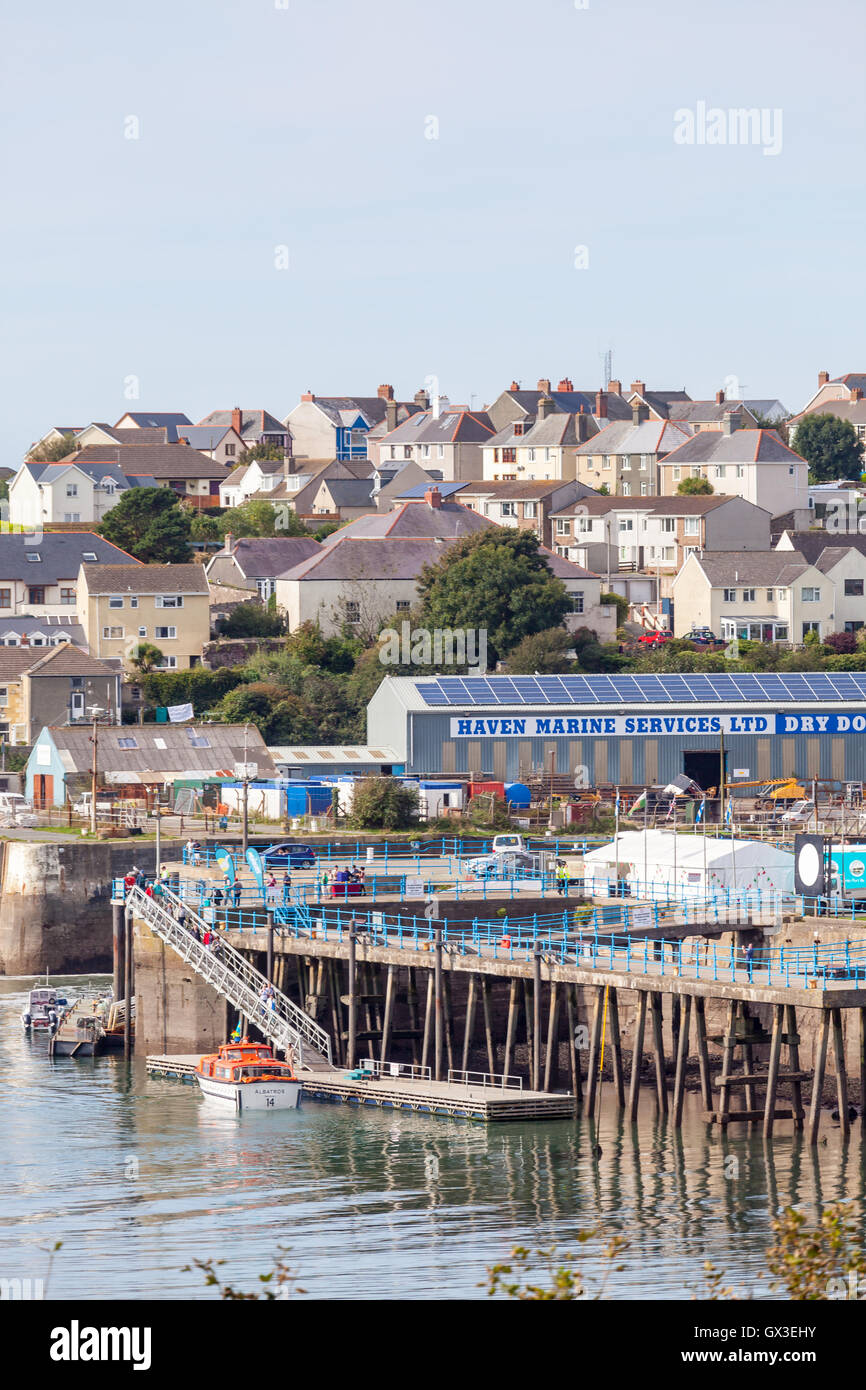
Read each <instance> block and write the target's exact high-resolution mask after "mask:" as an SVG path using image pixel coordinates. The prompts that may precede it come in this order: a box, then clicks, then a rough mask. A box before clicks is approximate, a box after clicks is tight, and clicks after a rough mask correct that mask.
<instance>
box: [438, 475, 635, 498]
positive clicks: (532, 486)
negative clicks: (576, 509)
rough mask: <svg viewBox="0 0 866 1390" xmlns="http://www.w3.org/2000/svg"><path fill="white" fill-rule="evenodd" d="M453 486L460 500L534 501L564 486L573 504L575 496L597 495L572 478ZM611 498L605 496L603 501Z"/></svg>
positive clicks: (515, 479)
mask: <svg viewBox="0 0 866 1390" xmlns="http://www.w3.org/2000/svg"><path fill="white" fill-rule="evenodd" d="M454 486H455V487H457V488H459V489H460V498H457V499H456V500H457V501H460V500H461V498H464V497H489V498H491V499H496V498H500V499H502V500H503V501H519V500H520V498H522V497H525V498H526V500H527V502H535V501H537V500H538V499H539V498H543V497H549V496H550V495H551V493H554V492H562V491H563V489H565V488H570V489H571V490H572V491H573V492H574V495H575V505H577V498H580V497H597V496H598V493H597V492H596V490H595V488H591V487H588V486H587V484H586V483H579V482H577V481H575V480H574V479H571V480H569V479H567V478H528V479H527V480H526V481H525V482H521V480H520V479H519V478H514V479H513V480H511V481H503V480H502V479H499V480H497V481H495V482H485V481H483V480H479V481H477V482H474V483H456V484H454ZM609 500H612V499H608V498H605V501H609Z"/></svg>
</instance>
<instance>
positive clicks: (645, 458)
mask: <svg viewBox="0 0 866 1390" xmlns="http://www.w3.org/2000/svg"><path fill="white" fill-rule="evenodd" d="M649 458H650V456H649V454H641V456H640V466H641V471H642V472H643V471H645V470H646V469H647V468H649Z"/></svg>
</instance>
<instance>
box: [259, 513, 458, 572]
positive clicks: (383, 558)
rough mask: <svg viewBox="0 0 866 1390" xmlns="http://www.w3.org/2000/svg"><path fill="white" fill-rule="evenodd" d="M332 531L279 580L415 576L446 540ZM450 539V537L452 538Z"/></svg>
mask: <svg viewBox="0 0 866 1390" xmlns="http://www.w3.org/2000/svg"><path fill="white" fill-rule="evenodd" d="M346 529H347V528H345V527H344V528H343V529H342V530H340V531H339V532H336V533H335V534H334V536H333V537H330V536H329V537H328V539H329V540H331V541H333V544H331V545H327V546H326V545H321V546H320V547H319V554H318V555H312V556H310V558H309V559H308V560H302V561H301V563H300V564H299V565H295V566H294V567H293V568H292V569H289V570H287V571H286V572H285V573H284V574H281V575H279V576H278V578H279V579H280V580H305V579H311V580H315V581H316V582H318V581H319V580H327V579H331V580H335V579H354V580H373V579H382V580H388V579H391V580H399V579H415V578H416V576H417V575H418V574H420V572H421V569H422V567H423V566H424V565H427V564H435V563H436V561H437V560H440V559H441V558H442V554H443V551H444V547H445V546H447V544H448V541H446V540H439V539H436V538H435V537H432V536H428V537H421V536H401V537H397V538H394V537H388V538H387V539H384V538H382V537H378V536H347V535H346ZM452 539H453V538H452Z"/></svg>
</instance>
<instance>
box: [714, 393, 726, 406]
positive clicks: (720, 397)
mask: <svg viewBox="0 0 866 1390" xmlns="http://www.w3.org/2000/svg"><path fill="white" fill-rule="evenodd" d="M724 403H725V393H724V391H717V392H716V405H724Z"/></svg>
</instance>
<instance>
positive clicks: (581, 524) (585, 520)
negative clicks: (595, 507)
mask: <svg viewBox="0 0 866 1390" xmlns="http://www.w3.org/2000/svg"><path fill="white" fill-rule="evenodd" d="M577 529H578V531H581V532H584V533H585V532H587V531H591V530H592V517H589V516H581V517H578V520H577Z"/></svg>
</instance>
